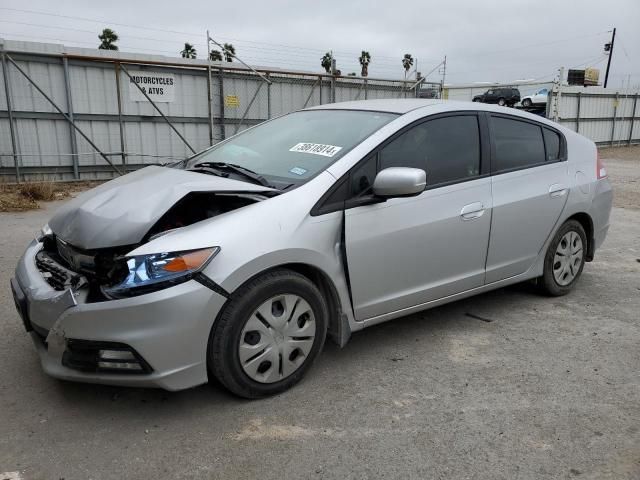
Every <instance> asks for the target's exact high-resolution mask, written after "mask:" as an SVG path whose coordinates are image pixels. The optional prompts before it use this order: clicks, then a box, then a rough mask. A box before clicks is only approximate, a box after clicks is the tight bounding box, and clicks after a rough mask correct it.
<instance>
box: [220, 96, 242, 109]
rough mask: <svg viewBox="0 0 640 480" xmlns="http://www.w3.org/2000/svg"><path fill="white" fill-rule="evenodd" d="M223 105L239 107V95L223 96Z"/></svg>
mask: <svg viewBox="0 0 640 480" xmlns="http://www.w3.org/2000/svg"><path fill="white" fill-rule="evenodd" d="M224 106H225V107H239V106H240V97H238V96H237V95H226V96H225V97H224Z"/></svg>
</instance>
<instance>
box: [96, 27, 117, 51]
mask: <svg viewBox="0 0 640 480" xmlns="http://www.w3.org/2000/svg"><path fill="white" fill-rule="evenodd" d="M98 39H99V40H100V45H98V48H99V49H100V50H118V46H117V45H116V42H117V41H118V34H117V33H116V32H114V31H113V30H111V29H110V28H105V29H104V30H102V33H101V34H100V35H98Z"/></svg>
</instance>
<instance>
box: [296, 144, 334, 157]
mask: <svg viewBox="0 0 640 480" xmlns="http://www.w3.org/2000/svg"><path fill="white" fill-rule="evenodd" d="M340 150H342V147H336V146H335V145H324V144H322V143H298V144H297V145H294V146H293V147H291V148H290V149H289V151H290V152H300V153H312V154H313V155H322V156H323V157H333V156H334V155H335V154H336V153H338V152H339V151H340Z"/></svg>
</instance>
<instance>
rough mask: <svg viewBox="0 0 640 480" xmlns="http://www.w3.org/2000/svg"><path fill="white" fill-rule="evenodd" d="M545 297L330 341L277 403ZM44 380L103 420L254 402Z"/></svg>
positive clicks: (218, 394)
mask: <svg viewBox="0 0 640 480" xmlns="http://www.w3.org/2000/svg"><path fill="white" fill-rule="evenodd" d="M533 298H539V299H541V300H542V299H544V297H541V296H540V295H539V294H538V293H537V291H536V289H535V286H534V285H532V284H531V283H522V284H517V285H513V286H509V287H506V288H502V289H498V290H494V291H491V292H487V293H484V294H481V295H477V296H474V297H470V298H467V299H463V300H459V301H456V302H453V303H450V304H447V305H443V306H440V307H435V308H432V309H430V310H427V311H424V312H419V313H416V314H412V315H408V316H406V317H402V318H398V319H396V320H393V321H391V322H385V323H382V324H379V325H374V326H372V327H369V328H367V329H364V330H362V331H360V332H357V333H355V334H353V336H352V337H351V339H350V341H349V343H348V344H347V345H346V347H344V348H342V349H341V348H339V347H338V346H336V345H335V344H334V343H332V342H330V341H327V343H326V344H325V347H324V350H323V352H322V354H321V355H320V357H319V358H318V361H317V362H316V364H315V365H314V366H313V368H312V369H311V370H310V371H309V372H308V374H307V376H306V378H305V379H303V380H302V382H301V383H300V384H299V385H298V386H296V387H294V388H293V389H291V390H289V391H287V392H284V393H282V394H280V395H278V396H276V397H272V399H277V398H278V397H282V396H296V395H298V394H299V393H300V391H301V390H302V389H305V388H309V387H311V388H313V389H314V391H320V392H321V391H322V389H323V388H324V386H329V385H331V383H332V381H333V375H332V372H334V371H335V369H340V370H341V371H342V372H343V375H350V374H353V375H358V374H359V373H360V372H361V369H362V367H363V365H365V363H363V362H365V361H369V359H370V357H371V356H372V355H375V356H376V357H378V358H379V357H380V356H383V357H385V359H386V360H390V361H392V362H396V361H400V360H402V359H403V357H402V353H400V354H398V353H397V352H402V351H403V350H407V349H411V348H412V345H414V344H415V343H416V342H418V341H420V342H423V344H424V342H429V339H430V338H433V335H434V332H437V334H438V335H439V336H444V337H446V336H447V334H454V333H456V332H461V331H464V332H465V334H473V333H474V331H476V330H477V331H482V330H486V329H487V328H491V325H499V324H500V318H499V316H498V312H497V309H496V306H499V310H501V311H503V310H504V309H505V308H509V307H510V306H514V307H515V306H516V305H519V304H521V303H522V302H523V301H529V302H530V301H535V300H533ZM43 377H44V379H45V380H47V381H50V382H51V384H50V385H49V388H47V389H46V390H47V392H46V393H47V395H52V396H55V397H57V401H58V402H61V403H66V404H70V405H68V406H69V407H72V408H75V409H79V410H81V411H82V410H86V411H87V412H88V411H91V412H94V413H95V412H96V411H97V410H99V411H100V412H102V414H101V416H104V415H107V416H117V417H120V418H123V419H126V417H128V416H132V418H134V417H136V418H137V415H138V413H139V412H140V411H141V410H142V409H144V410H145V416H146V417H147V418H150V419H151V420H153V418H158V419H161V418H166V416H167V415H174V414H176V412H179V411H189V412H191V414H193V413H195V412H197V411H198V410H201V409H202V410H205V411H211V410H212V407H213V408H214V409H215V407H216V406H227V407H228V406H229V405H238V406H241V405H243V404H247V403H252V402H253V401H251V400H245V399H241V398H238V397H236V396H234V395H232V394H231V393H229V392H228V391H227V390H226V389H225V388H224V387H223V386H222V385H220V384H219V383H218V382H217V381H215V380H212V381H211V382H210V383H209V384H205V385H200V386H198V387H194V388H191V389H188V390H182V391H179V392H168V391H165V390H161V389H150V388H135V387H115V386H107V385H95V384H86V383H76V382H70V381H61V380H55V379H51V378H48V377H46V376H44V374H43Z"/></svg>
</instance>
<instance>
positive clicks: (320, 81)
mask: <svg viewBox="0 0 640 480" xmlns="http://www.w3.org/2000/svg"><path fill="white" fill-rule="evenodd" d="M318 82H319V84H320V99H319V101H318V105H322V75H318Z"/></svg>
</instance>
